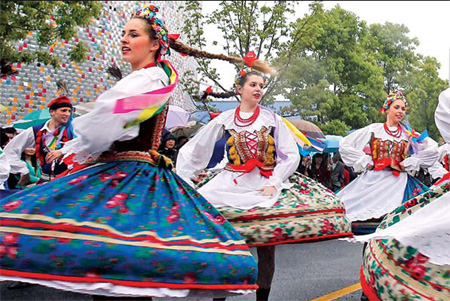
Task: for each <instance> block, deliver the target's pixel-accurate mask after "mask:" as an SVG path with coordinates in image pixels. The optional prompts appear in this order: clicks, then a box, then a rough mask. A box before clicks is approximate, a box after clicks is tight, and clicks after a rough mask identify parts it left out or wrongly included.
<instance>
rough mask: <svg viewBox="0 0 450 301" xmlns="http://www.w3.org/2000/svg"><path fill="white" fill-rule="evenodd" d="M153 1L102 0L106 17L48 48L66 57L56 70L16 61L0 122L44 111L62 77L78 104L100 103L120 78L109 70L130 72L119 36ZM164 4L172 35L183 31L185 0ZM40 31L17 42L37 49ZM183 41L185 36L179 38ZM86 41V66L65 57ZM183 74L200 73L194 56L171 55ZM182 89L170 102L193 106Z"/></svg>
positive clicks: (0, 81)
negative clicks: (136, 13)
mask: <svg viewBox="0 0 450 301" xmlns="http://www.w3.org/2000/svg"><path fill="white" fill-rule="evenodd" d="M147 2H149V1H102V3H103V9H102V13H101V16H100V18H99V19H98V20H94V22H93V23H92V24H91V25H90V26H89V27H87V28H79V29H78V36H77V37H76V38H73V39H72V40H66V41H58V42H55V43H54V44H53V45H50V47H49V48H48V51H49V52H50V53H53V54H55V55H58V56H59V57H60V58H61V67H60V68H54V67H52V66H45V65H42V64H39V63H31V64H14V65H13V67H14V68H15V69H16V70H17V71H18V74H16V75H13V76H8V77H6V76H4V77H2V78H0V101H1V104H2V105H3V106H4V107H3V109H2V110H1V112H0V125H7V124H12V123H14V122H15V121H17V120H19V119H21V118H22V117H23V116H24V115H26V114H28V113H30V112H32V111H33V110H39V109H44V108H45V107H46V105H47V104H48V102H49V101H50V100H52V99H53V98H55V97H56V96H57V85H56V82H57V81H58V80H60V79H63V80H65V81H66V82H67V84H68V86H69V90H70V95H69V96H70V98H71V99H72V101H73V103H75V104H78V103H83V102H90V101H95V99H96V97H97V96H98V95H100V94H101V93H102V92H104V91H105V90H108V89H109V88H110V87H111V86H112V85H114V84H115V82H116V79H115V78H114V77H113V76H111V75H110V74H109V73H108V72H107V71H106V70H107V68H108V67H109V66H111V65H113V64H116V65H117V66H119V67H120V69H121V70H122V74H123V76H126V75H127V74H128V73H129V72H130V67H129V64H127V63H125V62H123V61H122V60H121V54H120V36H121V32H122V28H123V25H124V24H125V23H126V22H127V20H128V19H129V17H130V15H131V12H132V11H133V10H134V9H135V8H136V7H138V5H142V4H143V3H147ZM152 3H153V4H155V5H157V6H159V7H160V12H159V14H160V15H162V16H163V18H164V20H165V21H166V26H167V28H168V29H169V32H171V33H180V32H181V28H182V26H183V22H184V20H185V19H186V17H187V16H186V13H185V12H184V10H182V9H180V6H181V5H182V4H183V2H179V1H152ZM35 37H36V33H35V32H29V33H28V37H27V38H26V39H25V40H24V41H23V42H20V43H17V45H16V46H17V50H18V51H22V49H24V48H28V49H30V48H31V49H35V48H37V47H38V46H37V42H36V39H35ZM180 40H181V41H183V35H181V36H180ZM78 41H84V42H85V43H86V44H87V46H88V48H89V51H88V53H87V57H86V59H87V60H86V61H85V62H84V63H81V64H77V63H75V62H70V61H65V60H64V59H68V52H69V50H70V49H72V47H73V46H74V45H75V44H76V43H77V42H78ZM168 59H169V60H170V61H171V62H172V64H173V65H174V67H175V68H176V69H177V70H178V72H179V74H180V76H183V74H184V72H185V71H187V70H192V71H194V72H195V68H196V66H197V63H196V61H195V59H193V58H189V57H181V56H180V55H179V54H178V53H176V52H175V51H172V55H171V56H170V57H169V58H168ZM185 99H186V95H183V92H182V90H181V87H178V88H177V90H176V91H175V93H174V96H173V98H172V100H171V104H174V105H178V106H181V107H184V108H186V109H191V107H192V106H193V105H192V104H191V103H190V102H188V101H185Z"/></svg>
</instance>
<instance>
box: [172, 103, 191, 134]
mask: <svg viewBox="0 0 450 301" xmlns="http://www.w3.org/2000/svg"><path fill="white" fill-rule="evenodd" d="M190 118H191V115H190V114H189V112H188V111H186V110H185V109H183V108H180V107H177V106H172V105H169V110H168V111H167V118H166V128H167V129H169V130H170V129H171V128H174V127H182V126H187V123H188V122H189V120H190Z"/></svg>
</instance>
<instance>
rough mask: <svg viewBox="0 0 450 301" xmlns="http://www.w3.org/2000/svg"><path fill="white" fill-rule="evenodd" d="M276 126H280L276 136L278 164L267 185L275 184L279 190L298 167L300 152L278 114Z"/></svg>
mask: <svg viewBox="0 0 450 301" xmlns="http://www.w3.org/2000/svg"><path fill="white" fill-rule="evenodd" d="M276 126H277V127H278V135H276V137H275V148H276V152H277V164H276V166H275V169H274V170H273V173H272V175H271V176H270V178H269V182H268V184H267V186H275V187H276V188H277V190H280V189H281V188H282V183H283V182H284V181H286V180H287V179H288V178H289V176H291V175H292V174H293V173H294V172H295V170H296V169H297V167H298V164H299V162H300V152H299V150H298V147H297V143H296V142H295V140H294V138H293V137H292V135H291V133H290V130H289V128H288V127H287V125H286V124H285V123H284V122H283V120H281V118H280V117H279V116H278V115H276Z"/></svg>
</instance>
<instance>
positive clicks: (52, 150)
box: [2, 95, 74, 185]
mask: <svg viewBox="0 0 450 301" xmlns="http://www.w3.org/2000/svg"><path fill="white" fill-rule="evenodd" d="M48 107H49V109H50V116H51V118H50V120H48V121H47V122H45V123H43V124H40V125H36V126H33V127H30V128H28V129H26V130H24V131H23V132H22V133H20V134H19V135H17V136H16V137H14V139H12V140H11V141H10V142H9V143H8V145H7V146H6V147H5V149H4V153H5V155H6V159H7V162H8V163H9V164H10V166H11V173H13V174H20V176H21V177H20V180H19V182H18V184H19V185H26V184H28V182H29V180H30V175H29V171H28V168H27V166H26V164H25V162H23V161H21V160H20V157H21V155H22V152H23V150H24V149H25V148H30V147H32V148H35V149H36V157H37V161H38V163H39V165H40V167H41V169H42V179H43V180H46V181H48V180H51V178H53V177H54V176H56V175H58V174H60V173H62V172H63V171H65V170H66V169H67V166H66V165H65V164H64V163H62V162H59V159H60V158H61V157H62V156H63V155H64V154H65V153H64V149H62V147H63V146H64V144H65V143H66V142H67V141H69V140H72V139H73V138H74V133H73V129H72V125H71V119H72V109H73V107H72V103H71V102H70V99H69V98H68V97H67V96H65V95H62V96H59V97H57V98H55V99H53V100H52V101H51V102H50V103H49V104H48ZM2 163H3V162H2Z"/></svg>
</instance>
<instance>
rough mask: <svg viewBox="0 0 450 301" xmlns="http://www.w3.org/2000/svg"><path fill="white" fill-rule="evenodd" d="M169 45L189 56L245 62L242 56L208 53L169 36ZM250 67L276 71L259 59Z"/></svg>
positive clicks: (265, 71) (264, 71)
mask: <svg viewBox="0 0 450 301" xmlns="http://www.w3.org/2000/svg"><path fill="white" fill-rule="evenodd" d="M169 47H170V48H172V49H173V50H175V51H177V52H180V53H184V54H187V55H189V56H193V57H197V58H208V59H218V60H222V61H227V62H231V63H234V64H240V65H243V64H244V63H245V61H244V59H242V58H238V57H234V56H227V55H224V54H214V53H209V52H206V51H202V50H198V49H195V48H192V47H189V46H187V45H185V44H183V43H181V42H180V41H176V40H173V39H171V38H169ZM252 68H254V69H256V70H258V71H261V72H263V73H270V74H272V75H275V74H276V71H275V70H274V69H272V68H271V67H269V66H267V65H266V64H265V63H264V62H263V61H260V60H257V61H254V63H253V66H252Z"/></svg>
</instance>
